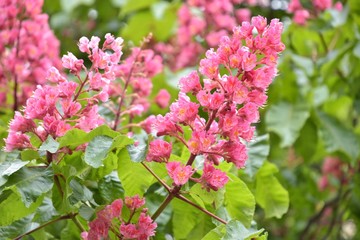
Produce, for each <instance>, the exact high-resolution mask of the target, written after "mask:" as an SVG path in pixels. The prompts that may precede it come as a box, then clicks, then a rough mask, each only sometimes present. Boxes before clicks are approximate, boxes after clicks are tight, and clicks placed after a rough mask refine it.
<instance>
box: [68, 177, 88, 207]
mask: <svg viewBox="0 0 360 240" xmlns="http://www.w3.org/2000/svg"><path fill="white" fill-rule="evenodd" d="M69 186H70V188H71V190H72V194H71V195H70V196H69V202H70V204H71V205H75V204H76V203H78V202H94V201H93V193H92V192H91V191H90V190H89V189H88V188H87V187H85V186H84V185H83V184H81V183H80V182H79V181H78V180H77V179H75V178H74V179H72V180H71V181H70V184H69Z"/></svg>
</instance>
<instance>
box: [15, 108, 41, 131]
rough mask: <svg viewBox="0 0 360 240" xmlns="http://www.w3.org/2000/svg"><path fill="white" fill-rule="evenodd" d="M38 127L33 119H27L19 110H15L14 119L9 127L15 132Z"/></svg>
mask: <svg viewBox="0 0 360 240" xmlns="http://www.w3.org/2000/svg"><path fill="white" fill-rule="evenodd" d="M35 128H36V124H35V122H34V121H33V120H32V119H27V118H25V117H23V116H22V114H21V113H20V112H18V111H16V112H15V116H14V119H13V120H11V122H10V126H9V129H10V131H13V132H21V133H25V132H32V131H33V130H34V129H35Z"/></svg>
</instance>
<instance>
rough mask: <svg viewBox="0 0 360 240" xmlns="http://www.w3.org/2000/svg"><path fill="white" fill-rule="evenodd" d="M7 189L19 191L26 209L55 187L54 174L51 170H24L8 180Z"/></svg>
mask: <svg viewBox="0 0 360 240" xmlns="http://www.w3.org/2000/svg"><path fill="white" fill-rule="evenodd" d="M5 186H6V188H7V189H13V190H14V191H17V192H18V193H19V194H20V196H21V200H22V201H23V203H24V204H25V206H26V207H29V206H30V205H31V204H32V203H33V202H35V201H36V200H37V199H38V198H39V197H40V196H41V195H43V194H44V193H46V192H48V191H49V190H50V189H51V188H52V186H53V172H52V170H51V169H50V168H46V169H44V168H22V169H20V170H19V171H17V172H15V173H14V174H12V175H11V176H10V177H9V178H8V182H7V183H6V185H5Z"/></svg>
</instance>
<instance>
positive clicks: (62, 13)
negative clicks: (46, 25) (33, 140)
mask: <svg viewBox="0 0 360 240" xmlns="http://www.w3.org/2000/svg"><path fill="white" fill-rule="evenodd" d="M181 4H182V2H181V1H163V0H138V1H131V0H111V1H110V0H105V1H103V0H79V1H72V0H57V1H50V0H45V5H44V8H43V10H44V12H45V13H48V14H49V15H50V22H51V26H52V28H53V29H54V31H55V32H56V34H57V36H58V38H59V39H60V41H61V49H62V53H66V52H67V51H69V52H73V53H74V54H75V55H76V56H79V57H80V56H81V54H80V53H79V51H78V49H77V46H76V42H77V40H78V39H79V38H80V37H81V36H87V37H90V36H92V35H97V36H103V35H105V33H107V32H111V33H113V34H115V35H118V36H121V37H123V38H124V39H125V41H126V45H127V46H128V47H130V46H133V45H138V44H139V42H140V40H141V39H142V38H143V37H145V36H146V35H147V34H148V33H149V32H152V33H153V36H154V38H153V41H154V42H155V41H167V40H168V39H169V38H170V37H171V36H172V35H173V34H174V33H175V32H176V27H177V22H176V19H177V16H176V11H177V9H178V8H179V6H180V5H181ZM251 10H252V13H253V15H257V14H261V15H264V16H267V17H268V18H272V17H278V18H281V19H282V20H283V21H284V25H285V31H284V34H283V42H284V43H285V46H286V50H285V51H284V53H283V54H282V56H281V59H280V63H279V66H278V68H279V76H278V77H277V78H276V79H275V81H274V83H273V84H272V85H271V87H270V89H269V94H268V95H269V98H268V104H267V106H266V108H264V109H263V110H262V112H261V119H262V120H261V122H260V123H258V126H257V129H258V132H257V137H256V138H255V139H256V141H254V142H253V143H252V144H250V146H249V151H250V152H249V160H248V165H247V167H246V168H245V169H244V170H240V171H239V172H237V171H234V169H230V168H229V166H227V165H226V164H223V165H222V166H221V168H222V169H223V170H226V171H228V172H231V173H232V175H231V180H232V181H231V182H229V184H228V185H227V186H226V189H225V190H224V191H225V192H223V193H212V194H209V193H207V192H206V191H204V190H203V189H201V188H199V187H198V186H197V185H193V186H188V190H189V192H190V196H191V198H192V200H193V201H194V202H196V203H197V204H199V205H200V206H203V207H204V208H207V209H210V206H211V205H212V204H218V205H219V206H220V205H221V206H223V207H219V208H216V209H215V213H216V214H217V215H218V216H221V217H223V218H224V219H228V220H230V219H232V218H234V219H237V220H231V221H230V223H229V224H228V225H226V226H224V225H218V223H216V222H215V221H213V220H212V219H211V218H209V217H208V216H206V215H203V214H202V213H201V212H198V211H197V210H196V209H194V208H191V207H189V206H186V205H184V203H183V202H181V201H174V202H172V204H171V206H170V207H169V208H168V209H166V210H165V211H164V212H163V213H162V215H161V216H160V217H159V219H158V225H159V227H158V232H159V234H157V236H156V239H166V238H165V233H169V234H171V235H173V236H174V237H175V239H201V238H202V239H204V240H213V239H266V238H267V236H269V239H322V238H324V239H325V238H328V239H359V238H360V235H359V234H360V233H359V232H360V230H359V227H358V226H360V204H359V202H360V192H359V185H360V177H359V176H360V175H359V165H360V164H359V153H360V152H359V151H360V137H359V136H360V123H359V112H360V68H359V66H360V7H359V4H358V2H357V0H349V1H346V2H344V10H343V11H342V12H337V11H335V10H328V11H326V12H324V13H323V14H320V15H319V17H318V18H317V19H313V20H311V21H309V23H308V25H307V26H305V27H304V26H298V25H296V24H294V23H292V22H291V20H290V18H289V15H288V14H287V13H286V12H285V11H282V10H277V11H275V10H273V9H270V8H260V7H252V9H251ZM125 53H126V50H125ZM189 70H191V69H184V70H181V71H179V72H177V73H172V72H170V71H169V70H168V69H166V70H165V71H164V73H162V74H160V75H158V76H157V77H155V79H154V88H155V89H159V88H164V86H166V88H168V89H169V91H170V92H171V94H172V97H173V99H174V98H175V97H176V95H177V90H176V85H177V81H178V79H179V77H181V76H183V75H185V74H184V73H185V72H187V71H189ZM157 113H161V110H159V109H158V108H152V109H151V114H157ZM1 114H2V115H1V120H0V134H1V137H4V136H6V129H7V124H8V121H9V119H10V118H11V113H9V112H6V110H4V111H3V112H2V113H1ZM73 139H76V140H77V141H76V142H74V141H73ZM85 142H90V143H89V147H88V148H87V150H86V152H85V155H84V156H83V157H81V156H80V155H81V153H80V152H74V154H73V155H71V156H69V157H68V158H66V159H65V161H63V162H62V163H61V164H60V165H51V166H50V167H49V168H47V169H41V170H38V169H31V168H24V165H26V164H27V163H28V162H29V161H31V160H33V159H41V158H42V157H43V155H42V154H44V151H49V152H56V150H57V149H58V148H59V147H63V146H69V147H70V148H72V149H75V148H76V147H77V146H79V145H80V144H82V143H85ZM131 143H132V142H131V140H129V139H128V138H126V137H124V136H122V135H120V134H119V133H116V132H113V131H111V130H110V129H109V128H107V127H100V128H98V129H95V130H93V131H92V132H90V133H89V134H86V133H84V132H82V131H80V130H78V131H75V130H74V131H70V132H68V133H67V134H66V135H65V136H64V137H62V138H61V139H60V140H59V141H55V140H54V139H48V141H46V142H45V143H44V144H43V145H42V146H41V147H40V150H41V151H40V152H39V153H37V152H34V151H31V150H29V151H23V152H21V153H20V152H15V153H12V154H4V153H3V152H1V155H0V158H1V159H0V161H1V162H2V163H1V165H0V174H1V178H0V192H1V195H0V212H1V213H2V214H1V218H0V238H12V237H15V236H17V235H19V231H22V232H26V231H28V230H29V229H31V228H32V227H33V226H31V223H32V222H35V223H37V224H42V223H45V222H49V221H51V220H54V219H56V218H57V217H58V216H59V215H60V214H59V213H72V212H74V211H78V212H79V215H80V217H81V218H80V221H81V222H82V223H83V224H85V223H86V221H88V220H90V219H92V218H93V217H94V213H95V210H96V209H99V208H100V207H101V205H103V204H108V203H109V202H111V201H113V200H114V199H116V198H119V197H123V196H125V195H126V196H128V195H133V194H141V195H142V194H144V193H145V195H146V198H147V207H148V208H149V210H150V211H154V210H156V207H157V206H159V204H160V203H161V202H162V200H163V199H164V197H165V196H166V191H165V189H162V188H159V186H158V183H157V181H156V179H154V178H153V177H152V176H151V175H149V173H148V172H147V171H146V170H145V169H144V168H143V167H142V166H141V165H140V164H138V163H136V162H133V161H132V159H133V156H131V154H130V155H129V153H128V151H127V150H126V149H127V148H126V146H127V145H130V144H131ZM1 144H3V143H1ZM99 146H100V147H99ZM180 153H181V154H178V155H174V156H172V158H174V159H177V158H180V159H183V158H184V156H186V154H188V153H186V152H181V151H180ZM328 156H336V157H339V158H340V159H341V161H342V162H343V166H342V167H341V170H342V171H343V172H344V173H345V176H346V179H347V180H346V182H345V183H344V182H341V181H339V179H335V178H331V185H332V187H331V188H328V189H326V190H324V191H321V190H320V189H319V187H318V181H319V179H320V177H321V175H322V172H321V167H322V164H323V162H324V159H325V158H326V157H328ZM117 159H119V161H118V160H117ZM127 169H132V171H131V173H130V172H129V171H128V170H127ZM156 171H157V174H158V175H159V176H161V177H165V176H166V171H165V169H164V168H163V169H161V168H158V169H157V170H156ZM133 173H135V174H133ZM53 179H55V182H54V181H53ZM84 179H86V180H84ZM56 185H60V186H62V188H63V189H65V192H59V191H58V188H57V186H56ZM49 191H51V192H52V194H47V193H48V192H49ZM145 191H146V192H145ZM64 194H65V195H66V198H64V197H63V196H61V195H64ZM222 204H223V205H222ZM9 209H12V210H11V211H9ZM328 209H330V210H331V211H329V210H328ZM326 212H327V213H326ZM69 218H71V216H70V217H69ZM346 226H355V228H356V229H357V231H356V230H355V231H353V233H351V234H350V236H347V235H346V234H347V232H346V231H345V230H344V229H345V228H346ZM263 228H264V229H265V230H266V232H265V231H264V229H263ZM20 229H21V230H20ZM184 229H185V230H184ZM257 229H260V230H257ZM78 236H79V231H78V229H77V228H76V225H75V224H74V223H73V222H72V221H59V222H58V224H55V225H49V226H48V227H46V228H43V229H42V230H40V231H37V232H36V233H34V234H32V237H33V238H35V239H47V238H48V239H59V238H61V239H74V238H78ZM239 236H241V237H239ZM28 239H31V237H29V238H28Z"/></svg>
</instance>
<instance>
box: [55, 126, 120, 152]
mask: <svg viewBox="0 0 360 240" xmlns="http://www.w3.org/2000/svg"><path fill="white" fill-rule="evenodd" d="M119 135H120V133H118V132H116V131H113V130H112V129H111V128H110V127H109V126H107V125H105V124H104V125H101V126H100V127H97V128H95V129H93V130H92V131H91V132H89V133H86V132H85V131H83V130H80V129H76V128H75V129H71V130H70V131H68V132H66V133H65V135H64V136H62V137H61V138H58V139H57V140H58V141H59V143H60V146H59V148H62V147H65V146H69V147H77V146H79V145H81V144H84V143H87V142H90V141H91V140H92V139H93V138H94V137H97V136H108V137H111V138H116V137H117V136H119ZM114 143H115V142H114Z"/></svg>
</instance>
